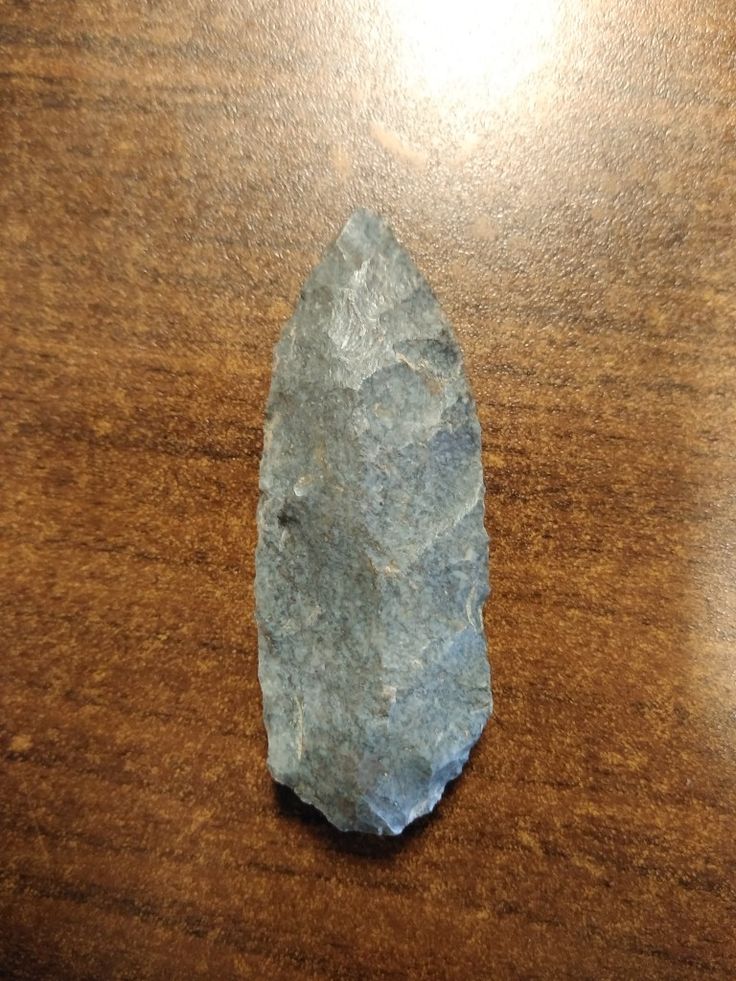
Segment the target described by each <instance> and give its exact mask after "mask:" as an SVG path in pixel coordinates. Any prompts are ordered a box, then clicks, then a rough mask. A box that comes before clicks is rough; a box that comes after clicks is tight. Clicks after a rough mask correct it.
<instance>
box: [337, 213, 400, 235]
mask: <svg viewBox="0 0 736 981" xmlns="http://www.w3.org/2000/svg"><path fill="white" fill-rule="evenodd" d="M355 228H360V229H362V230H363V231H372V232H374V233H376V232H381V233H385V232H390V229H389V227H388V225H387V224H386V222H385V221H384V219H383V218H381V216H380V215H377V214H376V212H375V211H371V210H370V209H369V208H356V209H355V211H354V212H353V213H352V214H351V215H350V217H349V218H348V220H347V221H346V222H345V224H344V225H343V228H342V231H341V232H340V235H339V236H338V238H342V236H343V235H344V234H345V233H346V232H350V231H351V230H353V229H355Z"/></svg>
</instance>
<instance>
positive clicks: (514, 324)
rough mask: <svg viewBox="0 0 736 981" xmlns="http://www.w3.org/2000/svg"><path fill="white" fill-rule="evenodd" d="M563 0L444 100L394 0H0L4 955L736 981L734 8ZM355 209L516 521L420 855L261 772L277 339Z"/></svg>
mask: <svg viewBox="0 0 736 981" xmlns="http://www.w3.org/2000/svg"><path fill="white" fill-rule="evenodd" d="M397 2H398V0H397ZM540 3H541V0H537V3H536V6H537V8H539V9H538V10H537V11H536V12H537V13H539V10H541V5H540ZM466 6H467V5H466ZM493 6H494V5H491V7H493ZM497 6H498V7H499V11H500V9H501V8H500V5H497ZM512 6H513V7H514V9H516V8H521V9H522V11H523V9H524V3H523V2H522V0H518V2H517V3H516V4H515V5H512ZM534 6H535V5H534V4H531V5H530V4H529V3H527V5H526V9H527V12H528V14H529V25H530V30H531V26H532V24H533V22H534V16H535V9H534ZM550 6H551V7H553V8H554V10H555V12H556V17H557V19H556V23H555V28H554V33H553V34H550V35H549V36H548V37H546V39H545V41H544V45H543V50H541V49H540V50H541V58H540V60H538V63H537V64H536V66H535V67H534V68H533V69H531V68H530V69H529V72H528V73H527V74H526V76H525V77H520V78H518V79H516V81H515V84H514V85H513V86H511V87H502V86H499V84H498V80H497V82H496V87H495V88H494V87H493V86H491V87H490V88H489V87H487V86H486V87H484V86H483V85H482V84H480V83H479V82H478V80H477V79H476V80H475V81H473V77H472V69H473V66H472V65H469V66H467V68H468V70H469V71H470V72H471V75H470V76H469V77H468V78H466V79H465V81H464V82H463V84H462V86H461V87H460V88H458V86H457V84H455V83H452V82H451V81H450V82H448V83H447V87H445V88H444V89H443V88H442V87H440V88H439V89H438V88H436V87H433V86H432V85H428V84H427V80H426V79H424V81H422V78H421V77H419V76H417V75H416V73H414V74H412V72H413V71H414V70H413V69H412V67H411V66H412V64H413V63H412V62H411V60H407V59H406V58H404V57H403V54H402V52H405V50H407V45H408V44H409V41H410V40H411V38H409V40H407V38H406V36H404V37H403V40H402V36H401V35H400V33H397V28H396V23H397V21H396V19H395V18H392V16H391V15H390V9H391V2H390V0H385V2H382V3H378V2H376V3H371V2H369V0H354V2H349V0H343V2H340V3H337V4H332V3H328V2H326V0H325V2H319V0H309V2H306V3H297V2H296V0H288V2H275V3H269V4H260V5H256V4H253V3H249V2H242V3H228V2H226V3H222V4H207V3H202V2H198V0H181V2H177V3H174V2H173V0H166V2H142V0H141V2H136V0H127V2H123V0H105V2H99V0H98V2H95V3H92V2H91V0H77V2H74V3H72V2H63V0H47V2H44V3H30V2H28V0H0V343H1V345H2V348H1V349H2V356H1V359H0V400H1V401H0V405H1V406H2V409H1V413H0V423H1V424H2V426H1V436H0V464H1V466H2V482H1V485H0V502H1V504H2V507H0V540H1V541H2V554H3V562H2V565H1V566H0V639H1V641H2V651H1V653H2V657H1V659H0V698H1V699H2V714H1V716H0V727H1V728H0V749H1V750H2V755H3V762H2V776H1V778H0V779H1V784H0V789H1V793H0V882H1V883H2V888H1V889H0V904H1V909H0V974H2V975H3V976H5V977H13V978H29V979H30V978H33V979H38V978H63V979H67V978H68V979H72V978H75V979H76V978H79V979H82V978H85V979H87V978H106V979H107V978H162V979H163V978H167V979H170V978H187V979H188V978H192V977H195V976H202V977H207V978H218V979H222V978H230V977H233V978H236V977H256V978H345V979H348V978H350V979H360V978H362V979H374V978H375V979H378V978H417V979H419V978H423V979H424V978H426V979H437V978H458V979H473V978H529V979H531V978H540V979H541V978H544V979H547V978H596V979H598V978H617V979H618V978H631V977H639V978H701V977H713V978H727V977H736V931H735V930H734V924H735V923H736V915H735V914H736V887H735V883H736V842H735V839H736V835H735V834H734V830H735V829H734V810H735V806H736V763H735V760H736V681H735V672H734V644H735V643H736V534H735V527H736V492H735V488H736V425H735V424H736V408H735V406H736V402H735V396H736V334H735V318H736V248H735V246H734V241H735V239H734V215H735V214H736V208H735V207H734V206H735V204H736V201H735V199H734V197H735V193H736V72H734V52H736V21H735V20H734V15H733V5H732V3H730V2H729V0H720V2H718V0H716V2H711V3H705V2H702V3H699V2H687V3H685V2H684V0H683V2H681V3H680V2H676V0H665V2H662V3H660V4H656V5H647V4H640V3H637V2H635V0H617V2H614V3H603V2H594V0H590V2H586V3H585V4H573V3H572V2H571V3H569V4H563V3H557V4H554V3H553V4H551V5H550V4H548V5H547V7H548V8H549V7H550ZM462 8H463V4H462V3H459V4H448V5H447V12H446V17H447V18H448V24H450V23H451V22H452V19H453V18H456V17H458V16H460V15H461V10H462ZM524 37H525V35H524V33H522V34H521V35H520V37H518V38H517V41H519V42H520V43H521V44H522V47H523V44H524ZM441 43H442V38H441V37H439V39H438V44H441ZM493 43H494V42H493V38H492V35H491V34H490V33H489V55H488V57H489V64H490V60H492V59H493V58H498V57H500V55H502V54H503V51H501V49H499V48H496V49H494V48H493ZM538 53H539V52H538ZM427 57H428V58H429V62H428V64H429V68H430V70H431V68H432V62H431V55H428V56H427ZM456 58H457V59H462V58H463V50H462V48H460V49H459V50H458V51H457V52H456ZM502 64H503V62H502ZM457 65H459V66H460V67H463V68H464V67H465V66H463V65H462V62H461V61H459V62H457ZM457 65H456V67H457ZM480 67H481V68H482V65H481V66H480ZM430 81H431V79H430ZM453 85H454V87H453ZM357 205H367V206H369V207H372V208H374V209H376V210H378V211H379V212H381V213H382V214H384V215H385V216H386V217H387V218H388V219H389V221H390V222H391V223H392V224H393V226H394V227H395V229H396V231H397V234H398V235H399V237H400V238H401V239H402V241H403V242H404V243H405V244H406V245H407V246H408V248H409V249H410V250H411V252H412V254H413V255H414V257H415V258H416V260H417V262H418V264H419V265H420V266H421V268H422V269H423V270H424V271H425V273H426V275H427V276H428V278H429V280H430V282H431V283H432V285H433V286H434V288H435V290H436V292H437V294H438V296H439V297H440V300H441V302H442V303H443V305H444V308H445V310H446V312H447V313H448V315H449V316H450V318H451V319H452V321H453V322H454V323H455V325H456V327H457V330H458V333H459V335H460V338H461V342H462V344H463V347H464V350H465V352H466V357H467V364H468V370H469V373H470V377H471V382H472V384H473V387H474V390H475V393H476V396H477V398H478V402H479V410H480V415H481V423H482V425H483V429H484V439H485V444H484V465H485V468H486V476H487V482H488V500H487V510H488V526H489V531H490V532H491V535H492V539H493V553H492V554H493V584H494V592H493V598H492V601H491V602H490V603H489V605H488V608H487V621H486V622H487V629H488V636H489V643H490V652H491V658H492V663H493V668H494V691H495V697H496V714H495V717H494V720H493V722H492V723H491V724H490V725H489V727H488V729H487V731H486V733H485V735H484V737H483V738H482V740H481V742H480V744H479V746H478V748H477V750H476V751H475V753H474V755H473V758H472V761H471V764H470V766H469V768H468V770H467V771H466V773H465V775H464V776H463V777H462V779H461V780H460V781H459V782H457V784H456V785H455V786H454V787H453V788H452V790H451V791H450V793H449V795H448V797H447V799H446V800H445V801H444V802H443V803H442V804H441V806H440V807H439V809H438V811H437V812H436V814H435V815H434V816H432V817H431V818H429V819H428V820H425V821H424V822H422V823H421V824H420V825H419V826H418V827H416V828H414V829H412V830H411V831H410V832H409V833H407V834H406V835H405V836H404V837H403V838H402V839H400V840H395V841H376V840H372V839H363V838H357V837H345V836H341V835H340V834H339V833H337V832H335V831H333V830H331V829H330V827H329V826H327V825H326V824H325V822H324V821H323V820H322V819H321V818H320V817H319V816H318V815H316V814H314V813H312V812H309V811H308V810H307V809H306V808H303V807H301V806H299V805H298V803H297V802H295V800H294V799H293V798H292V797H290V796H289V795H288V794H284V793H281V792H278V791H276V790H275V788H274V786H273V785H272V782H271V780H270V778H269V776H268V773H267V771H266V767H265V750H266V746H265V736H264V731H263V728H262V724H261V719H260V710H261V706H260V697H259V690H258V684H257V675H256V667H257V664H256V661H257V650H256V633H255V629H254V623H253V596H252V581H253V549H254V543H255V506H256V500H257V479H258V460H259V454H260V450H261V425H262V418H263V408H264V401H265V396H266V392H267V387H268V383H269V377H270V363H271V352H272V348H273V344H274V342H275V340H276V337H277V335H278V331H279V329H280V325H281V324H282V322H283V321H284V319H285V318H286V317H287V316H288V315H289V312H290V310H291V309H292V307H293V304H294V301H295V299H296V296H297V294H298V289H299V286H300V283H301V282H302V280H303V279H304V277H305V276H306V274H307V272H308V270H309V269H310V267H311V265H312V264H313V263H314V262H315V261H316V260H317V259H318V257H319V255H320V251H321V249H322V248H323V246H324V245H325V244H326V242H327V241H329V239H330V238H331V237H332V236H333V235H334V234H335V233H336V231H337V230H338V228H339V226H340V225H341V223H342V222H343V221H344V219H345V218H346V217H347V215H348V214H349V213H350V211H351V210H352V209H353V208H354V207H355V206H357Z"/></svg>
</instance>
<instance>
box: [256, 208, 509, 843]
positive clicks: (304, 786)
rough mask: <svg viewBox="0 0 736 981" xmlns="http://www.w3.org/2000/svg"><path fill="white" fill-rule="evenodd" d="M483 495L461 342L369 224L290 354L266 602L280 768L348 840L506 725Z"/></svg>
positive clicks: (318, 279) (418, 804)
mask: <svg viewBox="0 0 736 981" xmlns="http://www.w3.org/2000/svg"><path fill="white" fill-rule="evenodd" d="M483 494H484V486H483V472H482V468H481V440H480V427H479V425H478V418H477V414H476V410H475V404H474V402H473V398H472V395H471V393H470V390H469V387H468V382H467V379H466V376H465V371H464V369H463V364H462V356H461V353H460V349H459V347H458V343H457V340H456V338H455V335H454V333H453V331H452V328H451V327H450V324H449V323H448V322H447V320H446V319H445V317H444V316H443V314H442V312H441V310H440V308H439V305H438V303H437V300H436V299H435V297H434V295H433V294H432V291H431V290H430V288H429V287H428V285H427V283H426V282H425V280H424V279H423V278H422V276H421V274H420V273H419V271H418V270H417V268H416V266H415V265H414V263H413V262H412V260H411V259H410V257H409V256H408V254H407V253H406V252H405V251H404V250H403V249H402V248H401V246H399V245H398V244H397V242H396V240H395V239H394V236H393V234H392V233H391V231H390V229H389V228H388V227H387V225H386V224H385V223H384V222H383V221H382V220H381V219H379V218H377V217H376V216H375V215H372V214H370V213H368V212H366V211H357V212H356V213H355V214H354V215H353V216H352V217H351V218H350V220H349V221H348V223H347V224H346V225H345V227H344V229H343V230H342V232H341V234H340V236H339V238H338V239H337V241H336V242H335V243H334V244H333V245H332V246H331V247H330V248H329V249H328V250H327V252H326V254H325V256H324V258H323V260H322V262H321V263H320V264H319V265H318V266H317V267H316V268H315V269H314V270H313V272H312V273H311V275H310V276H309V279H308V280H307V282H306V284H305V286H304V289H303V290H302V294H301V298H300V300H299V303H298V306H297V309H296V312H295V313H294V316H293V317H292V319H291V320H290V321H289V323H288V324H287V325H286V327H285V328H284V330H283V333H282V335H281V338H280V340H279V342H278V345H277V347H276V353H275V359H274V368H273V379H272V383H271V392H270V395H269V399H268V406H267V410H266V426H265V437H264V451H263V460H262V463H261V498H260V503H259V507H258V532H259V537H258V548H257V553H256V585H255V589H256V608H257V619H258V629H259V677H260V682H261V688H262V691H263V705H264V716H265V722H266V729H267V732H268V765H269V768H270V770H271V773H272V774H273V776H274V778H275V779H276V780H277V781H279V782H280V783H283V784H286V785H288V786H289V787H291V788H293V790H295V791H296V793H297V794H298V795H299V796H300V797H301V798H302V799H303V800H304V801H307V802H308V803H310V804H314V805H316V806H317V807H318V808H319V809H320V810H321V811H322V812H323V813H324V814H325V815H326V816H327V818H328V819H329V820H330V821H331V822H332V823H333V824H334V825H336V826H337V827H338V828H341V829H343V830H355V831H366V832H373V833H375V834H398V833H399V832H400V831H402V830H403V828H404V827H406V825H407V824H409V822H411V821H413V820H414V819H415V818H417V817H419V815H421V814H425V813H427V812H428V811H430V810H431V809H432V808H433V807H434V806H435V804H436V803H437V801H438V800H439V798H440V797H441V795H442V793H443V791H444V788H445V785H446V784H447V782H448V780H451V779H452V778H453V777H456V776H457V775H458V774H459V773H460V771H461V769H462V767H463V765H464V764H465V761H466V760H467V758H468V754H469V752H470V749H471V748H472V746H473V744H474V743H475V742H476V740H477V739H478V737H479V736H480V734H481V732H482V730H483V727H484V725H485V723H486V720H487V719H488V716H489V714H490V712H491V691H490V673H489V668H488V660H487V656H486V644H485V637H484V633H483V619H482V610H483V604H484V602H485V600H486V597H487V596H488V538H487V535H486V532H485V529H484V526H483Z"/></svg>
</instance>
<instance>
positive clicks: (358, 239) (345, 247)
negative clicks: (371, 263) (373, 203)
mask: <svg viewBox="0 0 736 981" xmlns="http://www.w3.org/2000/svg"><path fill="white" fill-rule="evenodd" d="M335 244H336V245H337V246H338V248H340V249H341V250H342V251H344V252H347V253H349V254H350V255H352V256H354V257H355V258H356V259H359V260H360V261H362V260H364V259H367V258H368V257H369V256H370V255H372V254H373V253H374V252H376V251H378V250H379V249H383V248H385V247H386V246H389V247H398V243H397V241H396V238H395V236H394V233H393V232H392V231H391V228H390V227H389V225H388V223H387V222H386V221H385V220H384V219H383V218H381V216H380V215H377V214H376V213H375V212H374V211H369V210H368V208H358V209H356V210H355V211H354V212H353V213H352V214H351V215H350V217H349V218H348V220H347V221H346V222H345V224H344V225H343V227H342V231H341V232H340V234H339V235H338V236H337V239H336V242H335Z"/></svg>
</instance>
